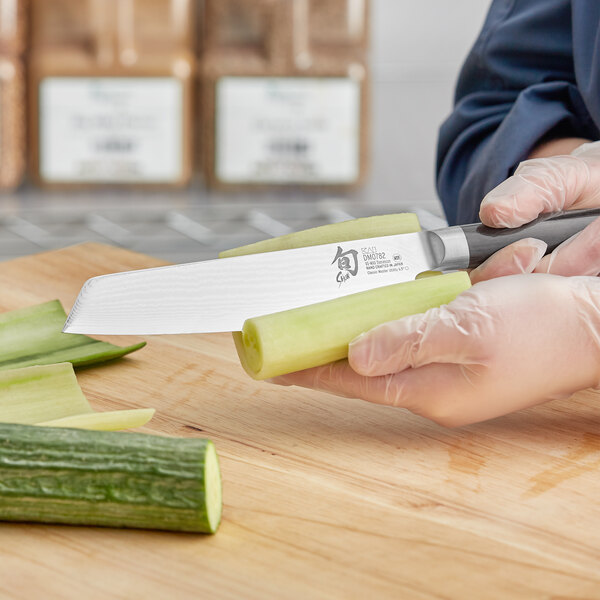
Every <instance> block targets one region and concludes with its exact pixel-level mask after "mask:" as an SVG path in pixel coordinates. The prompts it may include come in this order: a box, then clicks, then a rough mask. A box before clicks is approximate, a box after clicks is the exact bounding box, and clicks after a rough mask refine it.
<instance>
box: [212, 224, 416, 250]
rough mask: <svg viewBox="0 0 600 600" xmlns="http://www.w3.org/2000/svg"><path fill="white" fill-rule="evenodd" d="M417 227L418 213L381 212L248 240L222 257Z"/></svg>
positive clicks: (405, 231)
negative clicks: (262, 238)
mask: <svg viewBox="0 0 600 600" xmlns="http://www.w3.org/2000/svg"><path fill="white" fill-rule="evenodd" d="M416 231H421V226H420V225H419V219H418V218H417V215H415V214H414V213H399V214H393V215H377V216H374V217H363V218H360V219H352V220H350V221H342V222H341V223H332V224H330V225H321V226H320V227H313V228H311V229H304V230H302V231H296V232H294V233H288V234H286V235H281V236H279V237H275V238H269V239H267V240H262V241H260V242H256V243H254V244H248V245H247V246H240V247H239V248H232V249H231V250H224V251H223V252H221V253H220V254H219V258H228V257H231V256H243V255H245V254H259V253H262V252H273V251H275V250H289V249H290V248H304V247H306V246H318V245H319V244H332V243H334V242H347V241H349V240H360V239H364V238H370V237H381V236H384V235H395V234H399V233H413V232H416Z"/></svg>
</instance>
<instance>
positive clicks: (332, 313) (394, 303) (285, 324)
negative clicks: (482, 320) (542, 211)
mask: <svg viewBox="0 0 600 600" xmlns="http://www.w3.org/2000/svg"><path fill="white" fill-rule="evenodd" d="M469 287H471V282H470V279H469V275H468V274H467V273H466V272H463V271H459V272H456V273H448V274H446V275H438V276H436V277H426V278H423V279H419V280H415V281H408V282H404V283H397V284H394V285H389V286H385V287H380V288H376V289H373V290H368V291H365V292H360V293H358V294H351V295H349V296H344V297H342V298H336V299H334V300H328V301H326V302H319V303H317V304H312V305H309V306H302V307H300V308H294V309H291V310H286V311H282V312H279V313H273V314H270V315H263V316H260V317H256V318H252V319H247V320H246V322H245V323H244V326H243V329H242V331H241V332H236V333H234V334H233V336H234V341H235V345H236V349H237V351H238V355H239V358H240V362H241V364H242V366H243V367H244V369H245V370H246V372H247V373H248V374H249V375H250V376H252V377H253V378H255V379H268V378H269V377H276V376H278V375H285V374H286V373H291V372H293V371H300V370H302V369H308V368H310V367H317V366H320V365H324V364H327V363H330V362H333V361H336V360H340V359H342V358H346V357H347V356H348V344H349V343H350V342H351V341H352V340H353V339H354V338H355V337H356V336H358V335H359V334H361V333H363V332H365V331H368V330H369V329H372V328H373V327H375V326H376V325H379V324H381V323H385V322H386V321H393V320H395V319H400V318H402V317H405V316H407V315H412V314H415V313H421V312H425V311H426V310H428V309H429V308H433V307H436V306H441V305H442V304H446V303H448V302H450V301H451V300H453V299H454V298H455V297H456V296H458V294H460V293H461V292H463V291H465V290H467V289H468V288H469Z"/></svg>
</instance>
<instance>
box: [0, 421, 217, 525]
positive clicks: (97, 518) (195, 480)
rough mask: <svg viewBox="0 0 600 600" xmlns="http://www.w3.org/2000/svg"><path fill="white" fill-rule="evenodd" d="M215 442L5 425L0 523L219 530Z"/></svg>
mask: <svg viewBox="0 0 600 600" xmlns="http://www.w3.org/2000/svg"><path fill="white" fill-rule="evenodd" d="M221 510H222V500H221V476H220V470H219V461H218V458H217V453H216V450H215V447H214V445H213V443H212V442H211V441H210V440H206V439H194V438H170V437H162V436H156V435H147V434H142V433H115V432H105V431H86V430H80V429H62V428H51V427H48V428H47V427H35V426H28V425H7V424H0V520H4V521H34V522H42V523H67V524H71V525H100V526H107V527H135V528H147V529H168V530H173V531H190V532H202V533H214V532H215V531H216V530H217V528H218V526H219V522H220V520H221Z"/></svg>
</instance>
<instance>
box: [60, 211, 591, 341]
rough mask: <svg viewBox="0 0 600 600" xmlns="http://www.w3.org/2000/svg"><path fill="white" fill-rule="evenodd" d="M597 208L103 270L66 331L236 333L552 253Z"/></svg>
mask: <svg viewBox="0 0 600 600" xmlns="http://www.w3.org/2000/svg"><path fill="white" fill-rule="evenodd" d="M598 216H600V209H592V210H577V211H566V212H560V213H551V214H546V215H542V216H541V217H539V218H538V219H536V220H535V221H532V222H531V223H529V224H527V225H524V226H523V227H519V228H516V229H493V228H489V227H486V226H484V225H482V224H481V223H473V224H470V225H461V226H454V227H447V228H443V229H437V230H434V231H423V232H419V233H408V234H399V235H388V236H383V237H376V238H367V239H360V240H354V241H350V242H340V243H337V242H334V243H331V244H323V245H319V246H310V247H306V248H295V249H291V250H279V251H275V252H266V253H262V254H251V255H246V256H238V257H232V258H224V259H215V260H208V261H202V262H193V263H184V264H180V265H172V266H167V267H157V268H152V269H140V270H137V271H125V272H121V273H112V274H109V275H100V276H98V277H93V278H91V279H89V280H88V281H86V282H85V284H84V285H83V287H82V289H81V291H80V292H79V295H78V297H77V299H76V301H75V304H74V305H73V308H72V310H71V312H70V314H69V316H68V318H67V321H66V323H65V326H64V328H63V331H64V332H66V333H86V334H113V335H153V334H166V333H170V334H179V333H201V332H203V333H212V332H219V331H239V330H241V329H242V326H243V324H244V321H245V320H246V319H247V318H249V317H256V316H260V315H264V314H269V313H274V312H279V311H282V310H287V309H291V308H297V307H299V306H305V305H308V304H315V303H317V302H323V301H325V300H331V299H334V298H338V297H341V296H345V295H348V294H354V293H358V292H361V291H365V290H368V289H373V288H377V287H381V286H385V285H391V284H394V283H399V282H403V281H409V280H412V279H414V278H415V277H416V276H417V275H418V274H419V273H421V272H423V271H427V270H433V269H439V270H455V269H466V268H472V267H476V266H478V265H479V264H481V263H482V262H483V261H484V260H485V259H487V258H488V257H489V256H491V255H492V254H493V253H494V252H496V251H497V250H499V249H500V248H503V247H504V246H507V245H508V244H510V243H512V242H515V241H517V240H520V239H524V238H527V237H535V238H538V239H541V240H543V241H545V242H546V243H547V244H548V252H551V251H552V250H554V248H556V246H558V245H559V244H560V243H561V242H563V241H565V240H566V239H568V238H569V237H571V236H572V235H574V234H575V233H577V232H579V231H581V230H582V229H583V228H584V227H585V226H586V225H588V224H589V223H591V222H592V221H593V220H594V219H595V218H597V217H598Z"/></svg>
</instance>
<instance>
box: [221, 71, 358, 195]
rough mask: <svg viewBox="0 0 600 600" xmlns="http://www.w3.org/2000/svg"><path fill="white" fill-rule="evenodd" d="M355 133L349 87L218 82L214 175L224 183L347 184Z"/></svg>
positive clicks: (354, 173) (323, 81) (354, 96)
mask: <svg viewBox="0 0 600 600" xmlns="http://www.w3.org/2000/svg"><path fill="white" fill-rule="evenodd" d="M360 126H361V123H360V84H359V83H358V82H357V81H353V80H352V79H347V78H303V77H290V78H282V77H223V78H221V79H220V80H219V81H218V83H217V118H216V175H217V177H218V178H219V179H220V180H221V181H223V182H226V183H243V182H256V183H260V182H264V183H277V182H283V183H328V184H332V183H340V184H344V183H352V182H354V181H355V180H356V179H357V178H358V174H359V160H360Z"/></svg>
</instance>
